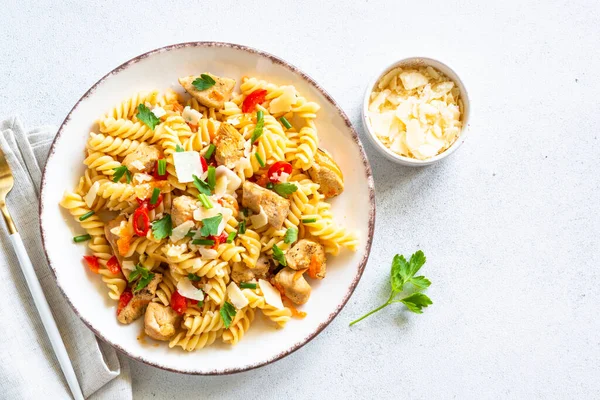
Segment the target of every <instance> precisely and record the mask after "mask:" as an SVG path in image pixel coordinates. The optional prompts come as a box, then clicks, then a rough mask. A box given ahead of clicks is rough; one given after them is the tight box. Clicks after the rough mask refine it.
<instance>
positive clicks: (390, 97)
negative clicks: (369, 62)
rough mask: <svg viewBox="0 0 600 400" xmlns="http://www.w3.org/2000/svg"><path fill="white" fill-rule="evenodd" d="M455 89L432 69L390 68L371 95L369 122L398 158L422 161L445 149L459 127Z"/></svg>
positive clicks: (458, 92)
mask: <svg viewBox="0 0 600 400" xmlns="http://www.w3.org/2000/svg"><path fill="white" fill-rule="evenodd" d="M461 114H462V113H461V98H460V91H459V89H458V87H456V85H455V84H454V82H452V81H451V80H450V79H449V78H448V77H446V76H445V75H444V74H442V73H441V72H439V71H436V70H435V69H434V68H432V67H419V68H394V69H393V70H391V71H390V72H388V73H387V74H385V75H384V76H383V77H382V78H381V79H380V80H379V82H378V83H377V86H376V88H375V89H374V90H373V92H372V93H371V99H370V103H369V112H368V117H369V122H370V124H371V128H372V129H373V131H374V132H375V135H376V136H377V137H378V139H379V140H380V141H381V142H382V143H383V144H384V145H385V146H386V147H388V148H389V149H391V150H392V151H394V152H395V153H397V154H400V155H402V156H406V157H411V158H415V159H419V160H425V159H428V158H431V157H434V156H436V155H437V154H440V153H442V152H443V151H445V150H446V149H448V148H449V147H450V146H451V145H452V144H453V143H454V142H455V141H456V139H457V138H458V136H459V134H460V131H461V128H462V122H461V116H462V115H461Z"/></svg>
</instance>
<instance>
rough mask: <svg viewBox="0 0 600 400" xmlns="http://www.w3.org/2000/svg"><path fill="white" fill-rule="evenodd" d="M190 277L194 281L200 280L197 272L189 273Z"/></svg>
mask: <svg viewBox="0 0 600 400" xmlns="http://www.w3.org/2000/svg"><path fill="white" fill-rule="evenodd" d="M188 279H189V280H190V281H192V282H197V281H199V280H200V277H199V276H198V275H196V274H192V273H190V274H188Z"/></svg>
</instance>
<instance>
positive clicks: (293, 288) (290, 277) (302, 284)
mask: <svg viewBox="0 0 600 400" xmlns="http://www.w3.org/2000/svg"><path fill="white" fill-rule="evenodd" d="M297 273H298V272H297V271H294V270H293V269H291V268H289V267H285V268H283V269H282V270H281V271H279V272H278V273H277V275H275V282H276V283H277V284H279V286H281V287H282V288H283V292H284V293H285V295H286V297H287V298H288V299H290V300H291V301H293V302H294V303H295V304H304V303H306V302H307V301H308V298H309V297H310V292H311V290H312V289H311V288H310V285H309V284H308V282H306V279H304V275H300V276H297V275H296V274H297Z"/></svg>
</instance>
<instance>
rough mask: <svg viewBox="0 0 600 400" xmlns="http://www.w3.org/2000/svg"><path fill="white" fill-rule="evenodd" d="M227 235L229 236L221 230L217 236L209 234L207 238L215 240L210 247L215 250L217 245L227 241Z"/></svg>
mask: <svg viewBox="0 0 600 400" xmlns="http://www.w3.org/2000/svg"><path fill="white" fill-rule="evenodd" d="M228 236H229V235H228V234H227V233H225V232H223V233H221V234H220V235H219V236H215V235H211V236H209V237H208V238H209V239H210V240H214V241H215V244H214V245H213V247H212V248H213V249H215V250H216V249H217V247H219V245H220V244H221V243H225V242H226V241H227V237H228Z"/></svg>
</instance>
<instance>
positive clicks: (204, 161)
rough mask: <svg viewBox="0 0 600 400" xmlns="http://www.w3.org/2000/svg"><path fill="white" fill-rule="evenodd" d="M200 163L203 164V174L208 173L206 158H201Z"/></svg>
mask: <svg viewBox="0 0 600 400" xmlns="http://www.w3.org/2000/svg"><path fill="white" fill-rule="evenodd" d="M200 163H202V172H206V171H208V164H207V163H206V158H204V157H203V156H200Z"/></svg>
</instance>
